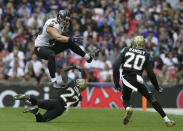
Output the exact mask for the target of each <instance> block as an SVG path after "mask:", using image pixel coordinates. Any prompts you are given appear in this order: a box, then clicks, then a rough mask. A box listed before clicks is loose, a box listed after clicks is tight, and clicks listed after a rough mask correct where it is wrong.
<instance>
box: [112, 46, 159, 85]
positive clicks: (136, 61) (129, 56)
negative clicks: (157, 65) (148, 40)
mask: <svg viewBox="0 0 183 131" xmlns="http://www.w3.org/2000/svg"><path fill="white" fill-rule="evenodd" d="M120 66H121V68H122V69H123V73H122V74H123V75H125V76H133V75H137V74H138V75H142V72H143V70H144V69H145V70H146V71H147V73H148V76H149V78H150V80H151V82H152V84H153V85H154V86H155V88H159V86H158V82H157V79H156V76H155V74H154V72H153V57H152V55H150V54H149V53H148V52H147V51H145V50H141V49H136V48H123V49H122V50H121V51H120V55H119V56H118V58H117V59H116V60H115V62H114V64H113V78H114V83H115V85H119V68H120Z"/></svg>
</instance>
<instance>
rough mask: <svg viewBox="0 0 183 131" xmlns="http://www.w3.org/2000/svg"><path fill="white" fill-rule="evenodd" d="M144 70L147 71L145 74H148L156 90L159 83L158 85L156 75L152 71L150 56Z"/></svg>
mask: <svg viewBox="0 0 183 131" xmlns="http://www.w3.org/2000/svg"><path fill="white" fill-rule="evenodd" d="M146 71H147V74H148V77H149V79H150V81H151V83H152V84H153V86H154V87H155V89H156V90H158V89H159V85H158V81H157V79H156V75H155V74H154V71H153V60H152V59H151V58H149V59H148V60H147V63H146Z"/></svg>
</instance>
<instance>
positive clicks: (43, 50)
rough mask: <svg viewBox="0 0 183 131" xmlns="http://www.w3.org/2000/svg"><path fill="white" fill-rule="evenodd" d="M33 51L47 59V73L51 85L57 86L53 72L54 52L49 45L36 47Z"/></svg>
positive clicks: (54, 65)
mask: <svg viewBox="0 0 183 131" xmlns="http://www.w3.org/2000/svg"><path fill="white" fill-rule="evenodd" d="M35 53H36V55H37V56H38V57H39V58H41V59H45V60H48V70H49V73H50V76H51V82H52V85H51V86H53V87H57V84H56V77H55V72H56V62H55V56H56V54H55V52H54V51H53V50H52V49H51V48H49V47H36V48H35Z"/></svg>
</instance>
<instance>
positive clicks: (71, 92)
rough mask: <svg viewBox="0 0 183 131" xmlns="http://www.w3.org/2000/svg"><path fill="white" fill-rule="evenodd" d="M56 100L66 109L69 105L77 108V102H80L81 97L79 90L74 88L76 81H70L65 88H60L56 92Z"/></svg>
mask: <svg viewBox="0 0 183 131" xmlns="http://www.w3.org/2000/svg"><path fill="white" fill-rule="evenodd" d="M58 99H59V101H60V102H61V103H63V104H64V106H65V107H66V108H68V107H70V106H71V105H73V106H77V104H78V103H79V101H81V100H82V96H81V94H80V88H79V87H77V86H76V80H73V81H71V82H70V83H69V84H68V86H67V87H65V88H61V89H60V90H59V91H58Z"/></svg>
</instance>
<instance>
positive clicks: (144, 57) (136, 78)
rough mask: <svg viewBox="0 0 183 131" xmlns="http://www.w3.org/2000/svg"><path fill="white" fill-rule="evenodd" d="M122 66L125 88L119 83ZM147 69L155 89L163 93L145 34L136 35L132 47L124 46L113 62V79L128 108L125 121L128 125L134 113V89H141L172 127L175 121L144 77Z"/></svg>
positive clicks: (142, 93)
mask: <svg viewBox="0 0 183 131" xmlns="http://www.w3.org/2000/svg"><path fill="white" fill-rule="evenodd" d="M120 66H121V68H122V81H123V86H122V87H123V88H121V86H120V84H119V77H120V73H119V68H120ZM144 69H145V70H146V71H147V74H148V77H149V78H150V81H151V82H152V84H153V85H154V87H155V89H156V90H157V91H158V92H159V93H162V91H163V88H161V87H159V85H158V82H157V79H156V76H155V74H154V72H153V57H152V55H151V54H149V53H148V52H147V51H146V50H145V40H144V37H143V36H136V37H134V39H133V41H132V46H131V47H130V48H128V47H126V48H123V49H122V50H121V52H120V55H119V56H118V58H117V59H116V60H115V62H114V63H113V79H114V85H115V89H117V90H122V98H123V105H124V107H125V109H126V111H127V112H126V114H125V116H124V120H123V123H124V124H125V125H126V124H127V123H128V122H129V120H130V118H131V115H132V107H131V104H130V96H131V93H132V90H134V91H139V92H140V93H141V95H143V96H145V97H146V99H147V100H148V101H149V102H150V103H151V104H152V106H153V107H154V109H155V110H156V111H157V112H158V113H159V114H160V115H161V117H162V118H163V119H164V120H165V123H166V125H167V126H169V127H171V126H173V125H175V122H174V121H172V120H169V118H168V117H167V116H166V114H165V112H164V111H163V109H162V107H161V105H160V104H159V103H158V102H157V100H156V99H155V97H154V96H153V95H152V92H151V90H150V87H149V86H148V85H147V83H146V82H145V81H144V80H143V78H142V72H143V70H144Z"/></svg>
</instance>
